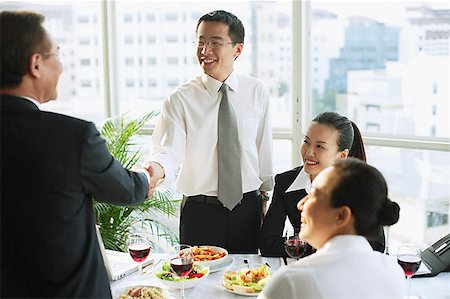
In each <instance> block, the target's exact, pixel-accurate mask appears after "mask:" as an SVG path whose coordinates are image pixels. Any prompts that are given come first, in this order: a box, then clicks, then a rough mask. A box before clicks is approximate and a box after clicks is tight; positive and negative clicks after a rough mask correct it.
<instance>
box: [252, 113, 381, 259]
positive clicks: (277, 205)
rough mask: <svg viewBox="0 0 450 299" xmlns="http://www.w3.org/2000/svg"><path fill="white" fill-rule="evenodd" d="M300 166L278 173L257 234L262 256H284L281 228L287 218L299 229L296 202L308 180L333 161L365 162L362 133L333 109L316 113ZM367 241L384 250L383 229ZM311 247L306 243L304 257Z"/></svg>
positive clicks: (309, 184)
mask: <svg viewBox="0 0 450 299" xmlns="http://www.w3.org/2000/svg"><path fill="white" fill-rule="evenodd" d="M300 153H301V156H302V161H303V166H299V167H296V168H294V169H292V170H289V171H286V172H283V173H280V174H278V175H277V176H276V177H275V187H274V191H273V196H272V203H271V204H270V207H269V210H268V211H267V214H266V217H265V218H264V222H263V225H262V228H261V233H260V250H261V254H262V255H263V256H272V257H273V256H275V257H287V254H286V252H285V251H284V238H283V231H284V228H285V223H286V218H288V219H289V221H290V223H291V224H292V226H293V227H294V232H295V233H296V234H298V233H299V232H300V216H301V214H300V212H299V211H298V210H297V203H298V201H299V200H300V199H301V198H303V197H304V196H306V195H308V194H309V192H310V189H311V182H312V181H313V180H314V178H315V177H316V176H317V175H318V174H319V173H320V172H321V171H322V170H323V169H325V168H327V167H328V166H330V165H331V164H333V163H334V162H335V161H336V160H339V159H345V158H347V157H355V158H358V159H360V160H362V161H366V153H365V150H364V143H363V140H362V137H361V133H360V131H359V129H358V127H357V126H356V124H355V123H353V122H352V121H351V120H349V119H348V118H347V117H345V116H342V115H340V114H338V113H336V112H324V113H320V114H319V115H317V116H316V117H315V118H314V119H313V120H312V122H311V124H310V125H309V128H308V131H307V132H306V135H305V138H304V140H303V144H302V146H301V149H300ZM370 244H371V245H372V248H373V249H374V250H378V251H380V252H384V245H385V240H384V232H383V229H381V230H380V231H379V232H378V233H377V234H376V235H375V237H374V238H373V239H371V240H370ZM313 252H314V250H313V249H312V248H311V247H310V246H308V249H307V251H306V253H305V254H304V256H307V255H310V254H311V253H313Z"/></svg>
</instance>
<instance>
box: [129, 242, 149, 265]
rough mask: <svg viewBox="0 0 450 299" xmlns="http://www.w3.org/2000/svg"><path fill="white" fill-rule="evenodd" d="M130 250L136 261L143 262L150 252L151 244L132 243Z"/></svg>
mask: <svg viewBox="0 0 450 299" xmlns="http://www.w3.org/2000/svg"><path fill="white" fill-rule="evenodd" d="M128 251H129V252H130V255H131V257H132V258H133V260H134V261H135V262H138V263H142V262H143V261H145V259H146V258H147V256H148V255H149V254H150V245H148V244H131V245H129V246H128Z"/></svg>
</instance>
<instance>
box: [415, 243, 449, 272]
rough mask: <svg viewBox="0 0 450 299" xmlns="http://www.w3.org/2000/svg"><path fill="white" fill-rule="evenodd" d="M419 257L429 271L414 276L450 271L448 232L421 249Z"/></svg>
mask: <svg viewBox="0 0 450 299" xmlns="http://www.w3.org/2000/svg"><path fill="white" fill-rule="evenodd" d="M421 257H422V262H424V263H425V264H426V265H427V267H428V268H429V269H430V271H431V273H427V274H419V275H414V277H421V276H436V275H437V274H439V273H441V272H444V271H450V234H448V235H446V236H444V237H443V238H442V239H440V240H439V241H437V242H436V243H434V244H433V245H431V246H430V247H428V248H427V249H425V250H424V251H422V254H421Z"/></svg>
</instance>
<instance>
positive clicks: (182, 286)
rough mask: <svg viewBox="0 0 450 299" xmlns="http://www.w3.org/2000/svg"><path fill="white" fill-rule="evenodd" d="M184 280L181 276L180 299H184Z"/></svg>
mask: <svg viewBox="0 0 450 299" xmlns="http://www.w3.org/2000/svg"><path fill="white" fill-rule="evenodd" d="M184 298H185V297H184V279H183V276H181V299H184Z"/></svg>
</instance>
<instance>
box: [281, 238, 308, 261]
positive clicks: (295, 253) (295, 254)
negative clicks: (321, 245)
mask: <svg viewBox="0 0 450 299" xmlns="http://www.w3.org/2000/svg"><path fill="white" fill-rule="evenodd" d="M306 246H307V245H306V242H305V241H303V240H300V239H298V238H290V239H287V240H286V241H285V242H284V250H285V251H286V253H287V255H288V256H289V257H291V258H295V259H297V260H298V259H299V258H301V257H302V256H303V254H305V251H306Z"/></svg>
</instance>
